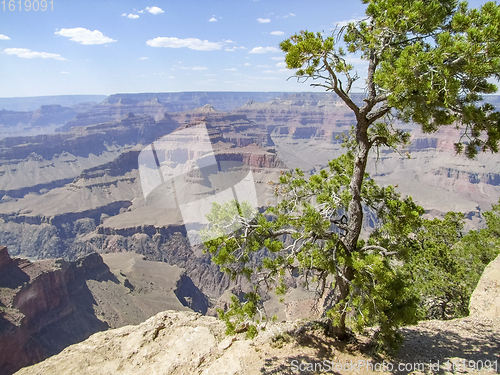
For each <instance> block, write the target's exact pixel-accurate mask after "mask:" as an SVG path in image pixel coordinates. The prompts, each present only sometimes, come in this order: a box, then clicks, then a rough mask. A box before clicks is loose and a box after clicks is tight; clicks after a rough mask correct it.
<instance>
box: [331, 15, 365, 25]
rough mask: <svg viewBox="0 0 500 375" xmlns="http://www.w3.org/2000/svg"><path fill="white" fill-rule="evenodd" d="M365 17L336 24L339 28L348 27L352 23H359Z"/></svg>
mask: <svg viewBox="0 0 500 375" xmlns="http://www.w3.org/2000/svg"><path fill="white" fill-rule="evenodd" d="M363 18H364V17H356V18H351V19H349V20H344V21H339V22H337V23H336V25H337V27H344V26H347V25H348V24H350V23H351V22H354V23H356V22H359V21H361V20H362V19H363Z"/></svg>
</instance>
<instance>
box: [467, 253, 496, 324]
mask: <svg viewBox="0 0 500 375" xmlns="http://www.w3.org/2000/svg"><path fill="white" fill-rule="evenodd" d="M469 311H470V315H471V316H484V317H499V316H500V255H498V256H497V257H496V259H495V260H493V261H492V262H491V263H490V264H488V266H487V267H486V268H485V269H484V272H483V275H482V276H481V278H480V279H479V283H478V284H477V287H476V289H475V290H474V293H472V296H471V298H470V303H469Z"/></svg>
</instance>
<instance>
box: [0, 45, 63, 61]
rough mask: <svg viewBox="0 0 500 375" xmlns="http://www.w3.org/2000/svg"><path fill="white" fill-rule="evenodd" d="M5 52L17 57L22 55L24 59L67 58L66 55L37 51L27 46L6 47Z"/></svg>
mask: <svg viewBox="0 0 500 375" xmlns="http://www.w3.org/2000/svg"><path fill="white" fill-rule="evenodd" d="M3 52H4V53H6V54H7V55H15V56H17V57H22V58H23V59H34V58H37V57H39V58H42V59H55V60H66V59H65V58H64V57H62V56H61V55H59V54H57V53H49V52H35V51H31V50H29V49H27V48H5V49H4V50H3Z"/></svg>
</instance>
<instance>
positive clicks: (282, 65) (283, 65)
mask: <svg viewBox="0 0 500 375" xmlns="http://www.w3.org/2000/svg"><path fill="white" fill-rule="evenodd" d="M276 66H277V67H278V68H286V63H285V62H280V63H277V64H276Z"/></svg>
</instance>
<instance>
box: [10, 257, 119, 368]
mask: <svg viewBox="0 0 500 375" xmlns="http://www.w3.org/2000/svg"><path fill="white" fill-rule="evenodd" d="M0 253H1V254H0V255H1V258H2V261H1V263H2V265H1V271H0V353H1V355H0V373H2V374H10V373H12V372H13V371H15V370H17V369H19V368H20V367H23V366H27V365H30V364H33V363H36V362H39V361H41V360H43V359H45V358H47V357H48V356H50V355H53V354H56V353H58V352H59V351H60V350H62V349H63V348H65V347H66V346H68V345H71V344H73V343H75V342H79V341H81V340H83V339H85V338H87V337H88V336H89V335H90V334H92V333H95V332H96V331H100V330H103V329H107V328H108V325H107V324H106V323H104V322H102V321H100V320H98V319H97V318H96V317H95V315H94V312H93V309H92V299H93V298H92V295H91V293H90V292H89V290H88V288H87V287H86V284H85V280H87V279H106V278H110V277H112V276H113V275H112V274H111V273H110V272H109V268H108V267H107V266H106V265H105V264H104V263H103V262H102V258H101V257H100V256H99V255H98V254H92V255H89V256H87V257H85V258H81V259H79V260H78V261H76V262H71V263H69V262H65V261H62V260H44V261H39V262H34V263H32V262H30V261H28V260H25V259H10V257H9V256H8V254H7V251H6V248H3V249H2V250H1V251H0Z"/></svg>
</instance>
